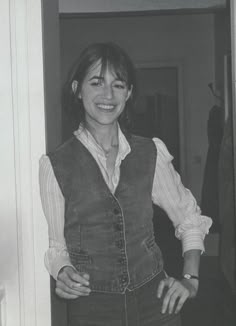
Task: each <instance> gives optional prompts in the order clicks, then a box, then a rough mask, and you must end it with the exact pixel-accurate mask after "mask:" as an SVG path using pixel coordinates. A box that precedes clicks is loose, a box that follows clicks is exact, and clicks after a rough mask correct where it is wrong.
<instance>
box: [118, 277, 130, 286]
mask: <svg viewBox="0 0 236 326" xmlns="http://www.w3.org/2000/svg"><path fill="white" fill-rule="evenodd" d="M128 280H129V279H128V276H126V275H122V276H121V277H120V282H121V283H122V284H126V283H127V282H128Z"/></svg>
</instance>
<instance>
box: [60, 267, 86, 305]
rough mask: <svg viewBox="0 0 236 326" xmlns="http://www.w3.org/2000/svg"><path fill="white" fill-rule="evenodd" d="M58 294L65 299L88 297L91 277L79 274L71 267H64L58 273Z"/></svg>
mask: <svg viewBox="0 0 236 326" xmlns="http://www.w3.org/2000/svg"><path fill="white" fill-rule="evenodd" d="M55 292H56V294H57V295H58V296H59V297H60V298H63V299H76V298H78V297H80V296H87V295H89V293H90V292H91V290H90V288H89V275H88V274H86V273H84V274H81V273H79V272H77V271H76V270H75V269H74V268H72V267H71V266H64V267H63V268H62V269H61V270H60V271H59V273H58V277H57V281H56V290H55Z"/></svg>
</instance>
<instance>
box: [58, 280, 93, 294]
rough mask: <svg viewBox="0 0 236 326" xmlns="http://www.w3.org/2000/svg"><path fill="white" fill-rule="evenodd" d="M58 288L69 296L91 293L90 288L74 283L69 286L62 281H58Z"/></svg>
mask: <svg viewBox="0 0 236 326" xmlns="http://www.w3.org/2000/svg"><path fill="white" fill-rule="evenodd" d="M56 287H57V288H59V289H61V290H62V291H64V292H66V293H68V294H73V295H77V296H82V295H88V294H89V293H90V292H91V290H90V289H89V288H88V287H86V286H78V284H77V283H72V286H67V285H66V284H65V283H63V282H62V281H57V283H56Z"/></svg>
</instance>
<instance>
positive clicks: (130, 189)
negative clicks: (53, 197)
mask: <svg viewBox="0 0 236 326" xmlns="http://www.w3.org/2000/svg"><path fill="white" fill-rule="evenodd" d="M128 141H129V144H130V147H131V152H130V153H129V154H128V155H127V156H126V158H125V159H124V160H123V161H122V163H121V167H120V181H119V184H118V186H117V189H116V191H115V194H114V195H113V194H112V193H111V191H110V190H109V188H108V186H107V184H106V182H105V181H104V178H103V176H102V174H101V171H100V169H99V166H98V165H97V163H96V161H95V159H94V158H93V156H92V155H91V153H90V152H89V151H88V150H87V149H86V148H85V147H84V145H83V144H82V143H81V142H80V141H79V140H78V139H76V138H75V137H73V138H71V139H70V140H69V141H67V142H66V143H65V144H64V145H62V146H61V147H59V149H58V150H56V151H55V152H54V153H51V154H49V158H50V161H51V164H52V167H53V170H54V173H55V176H56V179H57V181H58V184H59V186H60V188H61V191H62V194H63V196H64V198H65V227H64V235H65V239H66V245H67V249H68V252H69V255H70V259H71V262H72V264H73V265H74V266H75V268H76V269H77V270H78V271H79V272H82V273H83V272H86V273H88V274H89V275H90V288H91V290H94V291H99V292H117V293H123V292H124V291H125V290H126V289H127V288H128V289H129V290H132V289H135V288H137V287H139V286H141V285H142V284H144V283H146V282H147V281H148V280H150V279H152V278H153V277H154V276H155V275H156V274H158V273H159V272H160V271H161V270H162V269H163V260H162V255H161V252H160V249H159V247H158V246H157V245H156V243H155V238H154V232H153V222H152V218H153V207H152V183H153V177H154V172H155V162H156V155H157V154H156V148H155V145H154V143H153V142H152V140H150V139H146V138H142V137H139V136H131V137H130V139H128Z"/></svg>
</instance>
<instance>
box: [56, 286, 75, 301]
mask: <svg viewBox="0 0 236 326" xmlns="http://www.w3.org/2000/svg"><path fill="white" fill-rule="evenodd" d="M55 292H56V294H57V295H58V296H59V297H60V298H63V299H77V298H78V296H77V295H74V294H69V293H66V292H64V291H63V290H61V289H59V288H56V290H55Z"/></svg>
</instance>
